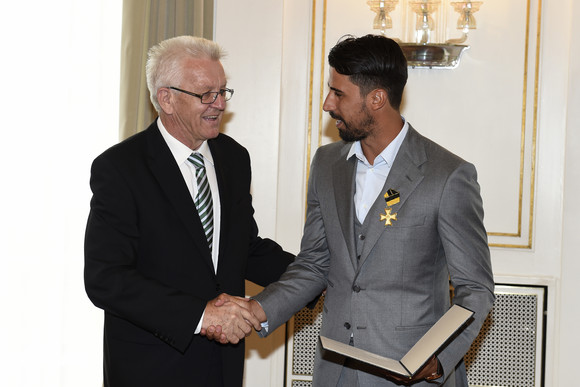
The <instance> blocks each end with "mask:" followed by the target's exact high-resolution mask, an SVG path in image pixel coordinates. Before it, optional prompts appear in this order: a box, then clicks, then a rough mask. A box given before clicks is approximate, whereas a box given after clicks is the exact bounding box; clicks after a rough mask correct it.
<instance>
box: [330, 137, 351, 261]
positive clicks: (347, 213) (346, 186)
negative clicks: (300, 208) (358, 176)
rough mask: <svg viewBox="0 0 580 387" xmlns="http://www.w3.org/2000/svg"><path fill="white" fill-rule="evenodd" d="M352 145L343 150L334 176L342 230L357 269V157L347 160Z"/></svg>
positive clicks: (337, 208) (334, 168)
mask: <svg viewBox="0 0 580 387" xmlns="http://www.w3.org/2000/svg"><path fill="white" fill-rule="evenodd" d="M349 149H350V144H348V145H347V146H345V147H343V148H342V151H341V152H340V155H339V158H338V160H337V161H336V162H335V164H334V166H333V169H332V175H333V187H334V195H335V200H336V211H337V212H338V220H339V223H340V226H341V228H342V234H343V236H344V240H345V242H346V247H347V249H348V253H349V256H350V258H351V260H352V263H353V266H354V267H355V269H356V266H357V262H356V246H355V243H354V238H355V235H354V199H353V198H354V190H355V173H356V157H351V158H350V159H349V160H347V159H346V156H347V154H348V150H349Z"/></svg>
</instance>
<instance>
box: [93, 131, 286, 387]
mask: <svg viewBox="0 0 580 387" xmlns="http://www.w3.org/2000/svg"><path fill="white" fill-rule="evenodd" d="M208 144H209V147H210V149H211V152H212V156H213V158H214V162H215V169H216V175H217V181H218V186H219V191H220V201H221V219H220V222H221V234H220V251H219V264H218V270H217V274H215V273H214V269H213V264H212V262H211V256H210V250H209V248H208V245H207V242H206V240H205V235H204V233H203V230H202V226H201V222H200V220H199V217H198V215H197V211H196V209H195V205H194V203H193V200H192V198H191V195H190V193H189V191H188V189H187V187H186V185H185V182H184V180H183V176H182V174H181V172H180V170H179V167H178V166H177V164H176V163H175V159H174V158H173V156H172V154H171V151H170V150H169V147H168V146H167V144H166V143H165V141H164V140H163V137H162V136H161V133H160V132H159V129H158V127H157V124H156V123H153V124H152V125H151V126H150V127H149V128H148V129H147V130H145V131H143V132H141V133H139V134H136V135H134V136H132V137H131V138H129V139H127V140H125V141H123V142H121V143H120V144H117V145H115V146H113V147H112V148H110V149H108V150H107V151H105V152H104V153H103V154H101V155H100V156H99V157H97V158H96V159H95V161H94V163H93V166H92V170H91V189H92V191H93V198H92V200H91V211H90V215H89V219H88V224H87V230H86V239H85V286H86V291H87V294H88V296H89V297H90V299H91V300H92V302H93V303H94V304H95V305H96V306H97V307H99V308H102V309H103V310H104V311H105V331H104V374H105V375H104V377H105V385H106V386H113V387H116V386H122V387H127V386H139V387H144V386H155V387H158V386H180V387H182V386H213V385H217V384H218V382H219V380H218V379H219V378H221V377H222V375H223V379H224V385H225V386H241V385H242V374H243V357H244V346H243V341H242V342H241V343H240V344H238V345H226V346H223V345H220V344H217V343H215V342H212V341H209V340H208V339H206V338H205V337H201V336H199V335H194V330H195V328H196V326H197V324H198V322H199V320H200V318H201V316H202V313H203V311H204V308H205V306H206V303H207V301H208V300H210V299H213V298H215V297H216V296H218V295H219V294H220V293H222V292H226V293H229V294H232V295H238V296H243V295H244V280H245V279H248V280H250V281H252V282H255V283H257V284H259V285H262V286H265V285H267V284H268V283H270V282H272V281H275V280H276V279H278V277H279V276H280V274H281V273H283V272H284V270H285V268H286V266H287V265H288V263H290V262H291V260H292V256H291V255H290V254H288V253H286V252H284V251H282V249H281V248H280V246H278V245H277V244H276V243H274V242H273V241H271V240H268V239H262V238H260V237H258V229H257V226H256V223H255V221H254V218H253V212H254V210H253V207H252V203H251V195H250V179H251V172H250V159H249V155H248V153H247V151H246V150H245V149H244V148H243V147H242V146H241V145H239V144H238V143H236V142H235V141H234V140H233V139H231V138H230V137H228V136H226V135H224V134H220V135H219V136H218V137H217V138H215V139H213V140H209V141H208ZM216 378H217V379H216Z"/></svg>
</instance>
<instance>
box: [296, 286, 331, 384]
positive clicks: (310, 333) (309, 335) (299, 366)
mask: <svg viewBox="0 0 580 387" xmlns="http://www.w3.org/2000/svg"><path fill="white" fill-rule="evenodd" d="M323 304H324V297H321V299H320V300H319V301H318V303H317V304H316V307H315V308H314V309H308V308H304V309H302V310H301V311H300V312H298V313H297V314H296V315H295V316H294V337H293V340H292V341H293V346H292V373H293V374H294V375H310V376H312V372H313V367H314V353H315V352H316V343H317V342H318V335H319V332H320V327H321V326H322V305H323Z"/></svg>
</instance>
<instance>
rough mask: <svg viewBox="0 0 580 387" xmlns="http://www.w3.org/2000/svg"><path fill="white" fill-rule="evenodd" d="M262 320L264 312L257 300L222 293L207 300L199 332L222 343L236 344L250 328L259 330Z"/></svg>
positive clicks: (264, 315) (264, 316)
mask: <svg viewBox="0 0 580 387" xmlns="http://www.w3.org/2000/svg"><path fill="white" fill-rule="evenodd" d="M264 321H266V314H265V313H264V310H263V309H262V307H261V306H260V304H259V303H258V302H257V301H255V300H251V299H249V298H244V297H235V296H230V295H229V294H226V293H222V294H220V295H219V296H218V297H217V298H215V299H213V300H210V301H208V303H207V305H206V308H205V315H204V317H203V322H202V325H201V332H200V334H201V335H202V336H206V337H207V338H208V339H210V340H215V341H218V342H220V343H222V344H227V343H232V344H237V343H238V342H239V341H240V340H241V339H243V338H244V337H247V336H249V335H250V334H251V333H252V329H255V330H257V331H259V330H261V329H262V325H261V323H262V322H264Z"/></svg>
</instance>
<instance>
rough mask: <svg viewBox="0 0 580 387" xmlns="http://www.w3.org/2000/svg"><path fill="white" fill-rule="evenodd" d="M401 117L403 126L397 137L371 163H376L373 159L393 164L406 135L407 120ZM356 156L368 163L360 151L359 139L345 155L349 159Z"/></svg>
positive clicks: (407, 128) (407, 129)
mask: <svg viewBox="0 0 580 387" xmlns="http://www.w3.org/2000/svg"><path fill="white" fill-rule="evenodd" d="M401 118H402V119H403V128H402V129H401V131H400V132H399V134H398V135H397V137H395V138H394V139H393V141H391V143H390V144H389V145H387V147H386V148H385V149H383V151H382V152H381V153H380V154H379V155H378V156H377V158H376V159H375V160H372V161H373V165H374V164H376V163H375V161H377V162H381V161H384V162H385V163H387V165H389V167H391V166H392V165H393V162H394V161H395V157H396V156H397V153H398V152H399V148H400V147H401V144H402V143H403V140H404V139H405V136H406V135H407V132H408V131H409V123H408V122H407V120H406V119H405V117H402V116H401ZM353 155H354V156H356V158H357V159H359V160H360V161H361V162H363V163H365V164H367V165H370V163H369V161H368V160H367V158H366V157H365V155H364V153H363V151H362V147H361V145H360V141H355V142H354V143H353V144H352V145H351V147H350V150H349V151H348V154H347V155H346V159H347V160H348V159H350V158H351V157H352V156H353Z"/></svg>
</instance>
